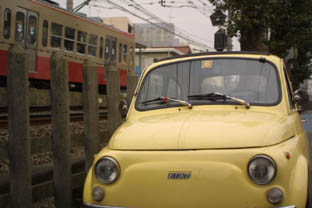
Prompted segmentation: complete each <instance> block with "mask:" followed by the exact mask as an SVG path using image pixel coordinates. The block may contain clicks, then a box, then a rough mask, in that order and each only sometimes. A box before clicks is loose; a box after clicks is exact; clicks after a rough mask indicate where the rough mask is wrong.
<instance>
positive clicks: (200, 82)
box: [136, 58, 280, 110]
mask: <svg viewBox="0 0 312 208" xmlns="http://www.w3.org/2000/svg"><path fill="white" fill-rule="evenodd" d="M211 93H212V94H211ZM216 94H217V95H218V94H222V95H226V96H230V97H233V98H237V99H240V100H242V101H243V102H246V103H248V104H250V105H262V106H271V105H276V104H278V103H279V101H280V81H279V77H278V73H277V70H276V68H275V66H274V65H273V64H272V63H271V62H268V61H266V60H265V59H263V58H261V59H238V58H215V59H200V60H192V61H184V62H176V63H172V64H167V65H162V66H160V67H157V68H155V69H152V70H151V71H150V72H149V73H148V74H147V75H146V76H145V78H144V80H143V83H142V85H141V88H140V90H139V93H138V99H137V101H136V108H137V109H138V110H150V109H157V108H168V107H176V106H181V105H182V104H181V103H179V102H170V100H169V101H167V102H163V100H162V99H157V98H159V97H167V98H171V99H177V100H180V101H185V102H187V103H190V104H192V105H209V104H213V105H224V104H228V105H233V104H235V105H237V104H238V103H237V102H236V101H237V100H236V101H235V99H212V98H211V96H207V95H213V96H215V95H216ZM200 95H202V96H200ZM146 101H148V102H146Z"/></svg>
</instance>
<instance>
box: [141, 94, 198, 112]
mask: <svg viewBox="0 0 312 208" xmlns="http://www.w3.org/2000/svg"><path fill="white" fill-rule="evenodd" d="M168 101H173V102H176V103H180V104H182V105H185V106H187V107H188V108H189V109H192V104H190V103H188V102H186V101H184V100H178V99H175V98H169V97H163V96H160V97H157V98H154V99H151V100H146V101H143V102H141V103H140V104H143V105H146V104H149V103H153V102H162V103H167V102H168Z"/></svg>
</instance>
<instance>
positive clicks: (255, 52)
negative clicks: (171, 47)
mask: <svg viewBox="0 0 312 208" xmlns="http://www.w3.org/2000/svg"><path fill="white" fill-rule="evenodd" d="M234 54H241V55H243V54H244V55H266V56H269V55H272V54H271V53H269V52H261V51H226V52H204V53H194V54H186V55H178V56H171V57H167V58H162V59H159V60H157V61H156V62H160V61H168V60H172V59H177V58H187V57H190V58H191V57H197V56H206V55H234Z"/></svg>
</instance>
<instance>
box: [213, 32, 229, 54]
mask: <svg viewBox="0 0 312 208" xmlns="http://www.w3.org/2000/svg"><path fill="white" fill-rule="evenodd" d="M226 43H227V35H226V34H225V32H224V30H221V29H219V30H218V31H217V32H216V33H215V39H214V48H215V49H216V50H217V51H223V50H224V49H225V48H226Z"/></svg>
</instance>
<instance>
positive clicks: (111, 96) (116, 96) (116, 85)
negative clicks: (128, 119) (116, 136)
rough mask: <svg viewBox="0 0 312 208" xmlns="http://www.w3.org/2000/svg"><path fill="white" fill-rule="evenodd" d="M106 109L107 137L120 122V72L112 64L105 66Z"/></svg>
mask: <svg viewBox="0 0 312 208" xmlns="http://www.w3.org/2000/svg"><path fill="white" fill-rule="evenodd" d="M106 85H107V86H106V88H107V93H106V94H107V109H108V119H107V128H108V138H110V137H111V136H112V135H113V133H114V131H115V130H116V129H117V128H118V126H119V125H120V124H121V115H120V112H119V103H120V72H119V70H118V69H117V68H116V66H114V65H109V66H108V67H107V78H106Z"/></svg>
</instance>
